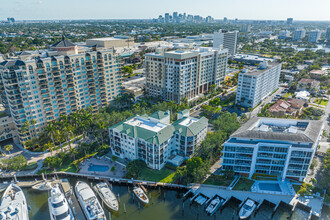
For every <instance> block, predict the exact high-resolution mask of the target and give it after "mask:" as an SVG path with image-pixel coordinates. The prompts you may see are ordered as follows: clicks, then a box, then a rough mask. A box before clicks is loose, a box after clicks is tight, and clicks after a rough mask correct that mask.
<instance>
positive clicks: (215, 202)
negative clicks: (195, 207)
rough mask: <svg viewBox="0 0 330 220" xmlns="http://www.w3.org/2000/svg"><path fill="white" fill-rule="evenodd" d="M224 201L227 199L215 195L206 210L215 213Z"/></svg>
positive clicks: (208, 212)
mask: <svg viewBox="0 0 330 220" xmlns="http://www.w3.org/2000/svg"><path fill="white" fill-rule="evenodd" d="M224 201H225V200H224V199H222V198H221V197H219V196H215V197H214V198H213V199H212V200H211V202H210V203H209V204H208V206H207V207H206V209H205V212H206V213H207V214H209V215H213V213H214V212H215V211H216V209H217V208H218V207H220V206H221V205H222V204H223V203H224Z"/></svg>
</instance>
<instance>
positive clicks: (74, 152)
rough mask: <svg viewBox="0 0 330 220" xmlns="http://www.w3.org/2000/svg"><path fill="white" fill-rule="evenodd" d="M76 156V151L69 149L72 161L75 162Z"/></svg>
mask: <svg viewBox="0 0 330 220" xmlns="http://www.w3.org/2000/svg"><path fill="white" fill-rule="evenodd" d="M77 154H78V151H77V150H76V149H75V148H72V149H70V155H71V158H73V160H76V155H77Z"/></svg>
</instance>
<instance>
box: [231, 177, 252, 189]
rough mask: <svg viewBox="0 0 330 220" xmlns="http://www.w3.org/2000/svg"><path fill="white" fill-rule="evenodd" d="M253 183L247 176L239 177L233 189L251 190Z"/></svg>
mask: <svg viewBox="0 0 330 220" xmlns="http://www.w3.org/2000/svg"><path fill="white" fill-rule="evenodd" d="M253 184H254V180H250V179H247V178H241V179H239V181H238V182H237V183H236V185H235V187H234V189H233V190H240V191H251V187H252V185H253Z"/></svg>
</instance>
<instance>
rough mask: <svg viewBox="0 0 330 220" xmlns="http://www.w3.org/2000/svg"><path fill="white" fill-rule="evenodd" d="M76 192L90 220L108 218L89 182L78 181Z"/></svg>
mask: <svg viewBox="0 0 330 220" xmlns="http://www.w3.org/2000/svg"><path fill="white" fill-rule="evenodd" d="M75 192H76V196H77V198H78V201H79V203H80V206H81V208H82V210H83V211H84V214H85V216H86V218H87V219H88V220H96V219H97V220H101V219H106V218H105V215H104V211H103V209H102V207H101V204H100V203H99V201H98V199H97V198H96V195H95V194H94V192H93V190H92V189H91V187H90V186H89V185H88V184H87V183H85V182H82V181H78V182H77V184H76V186H75Z"/></svg>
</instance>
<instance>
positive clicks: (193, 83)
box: [145, 48, 228, 103]
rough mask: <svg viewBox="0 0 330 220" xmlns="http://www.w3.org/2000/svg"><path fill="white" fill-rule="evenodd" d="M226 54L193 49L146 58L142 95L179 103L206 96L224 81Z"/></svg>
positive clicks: (150, 55)
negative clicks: (144, 90)
mask: <svg viewBox="0 0 330 220" xmlns="http://www.w3.org/2000/svg"><path fill="white" fill-rule="evenodd" d="M227 57H228V52H227V50H219V49H218V50H215V49H211V48H197V49H193V50H186V51H169V52H161V51H157V52H155V53H150V54H146V59H145V68H146V92H147V94H148V95H150V96H159V97H163V98H164V99H165V100H169V101H170V100H173V101H175V102H176V103H181V102H182V101H183V100H184V99H187V100H188V101H192V100H194V99H196V98H198V97H199V96H200V95H201V94H203V93H205V92H208V91H209V90H210V88H211V85H213V84H215V87H218V86H219V85H220V83H221V82H223V81H224V78H225V73H226V67H227Z"/></svg>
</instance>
